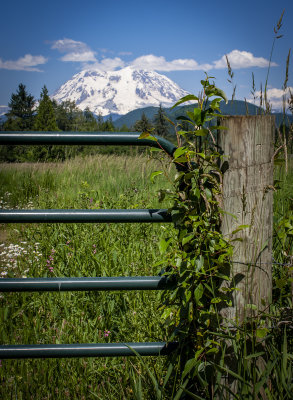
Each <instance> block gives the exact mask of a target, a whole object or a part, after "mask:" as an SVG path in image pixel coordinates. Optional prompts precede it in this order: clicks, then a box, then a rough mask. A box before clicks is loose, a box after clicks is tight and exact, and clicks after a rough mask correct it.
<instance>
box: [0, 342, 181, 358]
mask: <svg viewBox="0 0 293 400" xmlns="http://www.w3.org/2000/svg"><path fill="white" fill-rule="evenodd" d="M177 346H178V344H177V343H176V342H171V343H166V342H146V343H97V344H96V343H92V344H91V343H86V344H36V345H6V346H5V345H4V346H0V359H2V360H3V359H9V358H10V359H16V358H68V357H117V356H120V357H121V356H124V357H125V356H135V355H136V354H135V352H137V353H138V354H139V355H141V356H160V355H161V356H165V355H168V354H170V353H171V352H172V351H174V350H175V349H176V347H177ZM132 349H133V350H134V351H135V352H134V351H133V350H132Z"/></svg>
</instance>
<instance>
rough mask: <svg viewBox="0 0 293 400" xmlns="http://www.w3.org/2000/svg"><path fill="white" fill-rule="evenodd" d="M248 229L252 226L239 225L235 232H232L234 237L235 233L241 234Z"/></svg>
mask: <svg viewBox="0 0 293 400" xmlns="http://www.w3.org/2000/svg"><path fill="white" fill-rule="evenodd" d="M246 228H250V225H239V226H238V228H237V229H235V230H234V231H233V232H232V235H234V234H235V233H237V232H239V231H242V230H243V229H246Z"/></svg>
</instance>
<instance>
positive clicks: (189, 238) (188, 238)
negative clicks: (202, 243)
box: [182, 233, 194, 246]
mask: <svg viewBox="0 0 293 400" xmlns="http://www.w3.org/2000/svg"><path fill="white" fill-rule="evenodd" d="M193 238H194V233H192V234H191V235H188V236H185V237H184V238H183V239H182V246H184V245H185V244H186V243H188V242H190V241H191V239H193Z"/></svg>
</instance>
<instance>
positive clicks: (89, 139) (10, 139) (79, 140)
mask: <svg viewBox="0 0 293 400" xmlns="http://www.w3.org/2000/svg"><path fill="white" fill-rule="evenodd" d="M139 136H140V133H139V132H110V133H109V132H97V133H92V132H62V133H56V132H1V133H0V144H2V145H21V144H24V145H46V144H49V145H53V144H54V145H99V146H101V145H106V146H113V145H119V146H149V147H157V148H162V149H163V150H165V151H166V153H168V154H169V155H170V156H172V155H173V153H174V151H175V150H176V146H174V144H173V143H171V142H169V141H168V140H166V139H164V138H162V137H159V136H154V138H155V140H151V139H139Z"/></svg>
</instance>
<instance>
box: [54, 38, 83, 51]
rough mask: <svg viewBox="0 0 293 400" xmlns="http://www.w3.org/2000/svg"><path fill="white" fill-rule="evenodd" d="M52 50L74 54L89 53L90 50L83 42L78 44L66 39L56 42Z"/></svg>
mask: <svg viewBox="0 0 293 400" xmlns="http://www.w3.org/2000/svg"><path fill="white" fill-rule="evenodd" d="M51 49H54V50H58V51H60V53H72V52H78V53H83V52H84V51H87V50H88V49H89V48H88V46H87V45H86V44H85V43H83V42H78V41H76V40H73V39H66V38H64V39H60V40H55V41H54V42H53V44H52V46H51Z"/></svg>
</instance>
